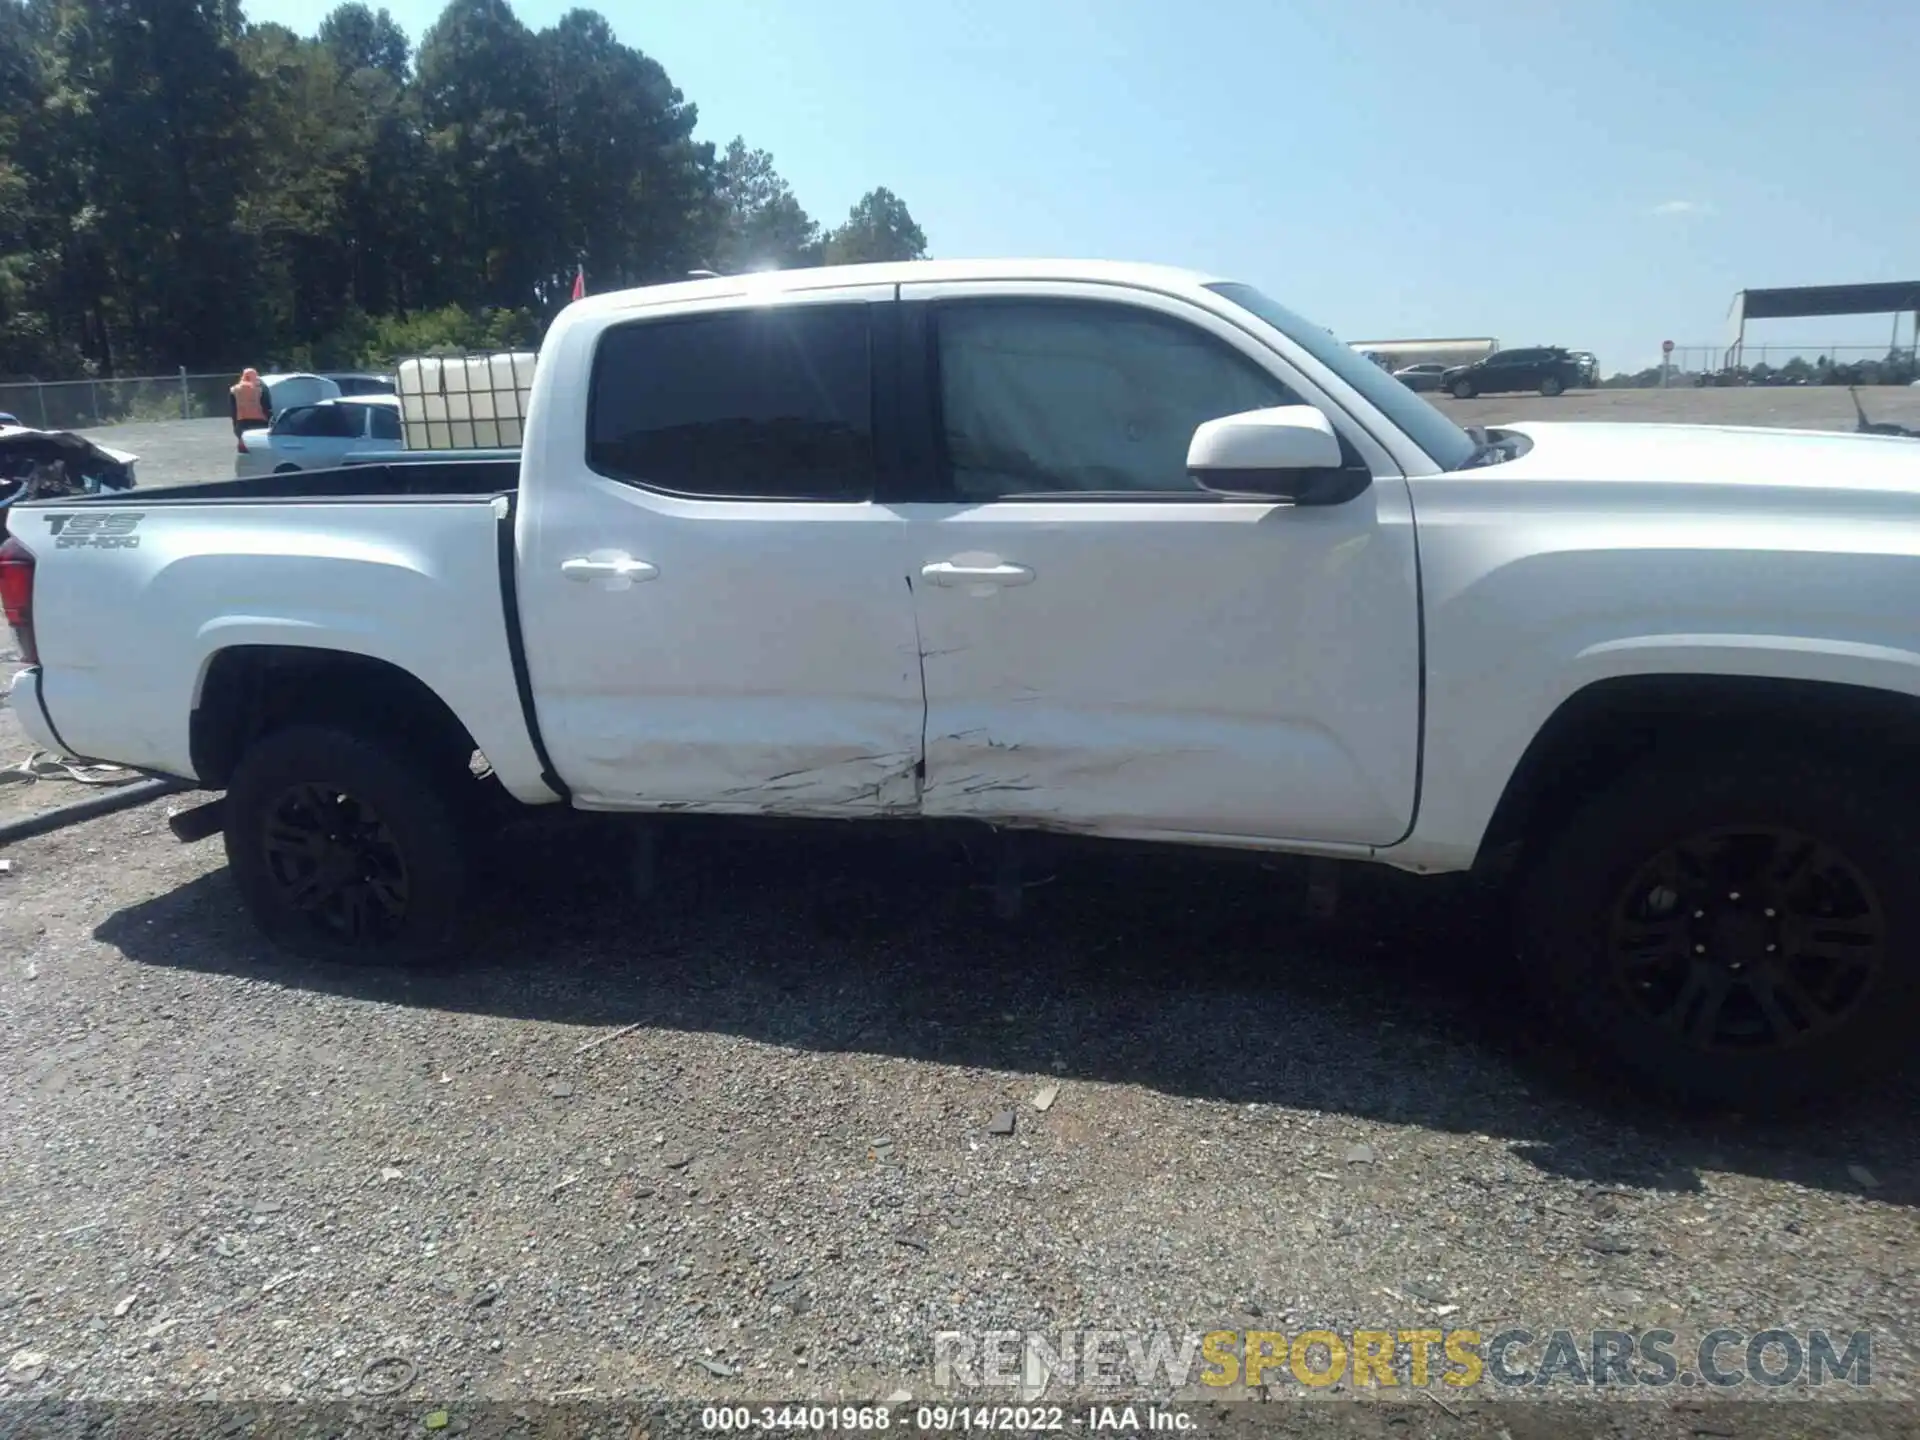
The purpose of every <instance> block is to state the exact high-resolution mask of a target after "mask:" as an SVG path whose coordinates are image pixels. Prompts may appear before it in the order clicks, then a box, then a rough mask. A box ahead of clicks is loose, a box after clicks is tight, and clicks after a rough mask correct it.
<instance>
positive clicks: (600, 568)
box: [560, 554, 660, 590]
mask: <svg viewBox="0 0 1920 1440" xmlns="http://www.w3.org/2000/svg"><path fill="white" fill-rule="evenodd" d="M560 573H561V574H562V575H564V576H566V577H567V579H569V580H579V581H586V580H611V581H613V582H614V583H613V585H612V586H611V587H609V588H611V589H615V590H624V589H625V588H626V587H627V586H629V585H632V584H634V583H635V582H636V581H640V580H651V579H653V577H654V576H656V575H658V574H659V573H660V571H659V570H658V568H656V567H655V566H652V565H649V564H648V563H647V562H646V561H644V560H636V559H634V558H633V556H631V555H607V554H593V555H576V556H574V557H573V558H572V559H571V560H562V561H561V562H560Z"/></svg>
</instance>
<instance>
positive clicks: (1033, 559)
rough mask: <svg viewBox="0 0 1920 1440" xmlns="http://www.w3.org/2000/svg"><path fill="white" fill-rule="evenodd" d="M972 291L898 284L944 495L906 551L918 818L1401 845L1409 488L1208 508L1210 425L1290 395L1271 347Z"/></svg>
mask: <svg viewBox="0 0 1920 1440" xmlns="http://www.w3.org/2000/svg"><path fill="white" fill-rule="evenodd" d="M977 291H978V287H975V292H976V293H967V292H965V291H961V290H958V289H957V288H950V287H946V286H941V285H924V286H905V287H902V292H901V293H902V299H903V300H911V301H916V302H921V301H923V302H925V303H926V305H927V318H928V324H929V326H930V329H931V337H932V338H931V340H930V343H929V350H930V352H931V353H932V354H933V355H934V357H935V362H934V364H933V366H932V369H933V371H934V374H933V377H932V378H931V380H930V382H929V383H930V385H931V387H932V391H933V396H932V398H933V404H932V406H931V408H932V410H933V412H934V418H933V420H932V422H931V424H932V428H933V429H934V431H935V434H934V436H933V437H932V438H933V445H934V453H935V455H936V456H937V457H938V458H937V462H936V466H935V468H936V470H937V471H938V472H939V475H940V477H941V479H940V482H939V483H941V484H943V485H944V486H945V487H946V493H945V494H944V496H943V497H942V499H941V501H940V503H938V504H930V505H927V506H924V507H916V519H915V523H914V525H913V528H912V532H911V553H910V556H909V559H910V563H911V565H912V576H913V583H914V599H915V610H916V614H917V615H918V617H919V627H920V640H921V648H922V654H923V661H922V663H923V666H924V670H925V676H926V692H927V729H926V778H925V788H924V793H923V796H922V807H923V810H924V812H925V813H926V814H928V815H939V816H968V817H973V818H977V819H982V820H988V821H998V822H1005V823H1009V824H1015V825H1034V826H1042V827H1048V828H1061V829H1069V830H1078V831H1086V832H1092V833H1101V834H1110V835H1133V836H1166V837H1174V836H1185V837H1189V838H1195V839H1200V838H1208V837H1211V838H1214V839H1219V840H1222V841H1226V842H1229V843H1231V842H1232V841H1234V840H1251V839H1267V840H1300V841H1313V842H1335V843H1339V842H1346V843H1356V844H1384V843H1387V842H1390V841H1393V840H1397V839H1398V838H1400V837H1401V836H1402V835H1403V834H1404V833H1405V831H1406V829H1407V827H1408V825H1409V824H1410V823H1411V820H1412V815H1413V803H1414V789H1415V764H1416V757H1417V754H1418V749H1419V732H1418V726H1419V675H1420V671H1419V633H1418V606H1417V592H1416V584H1417V581H1416V574H1415V563H1414V548H1413V528H1412V516H1411V511H1410V507H1409V502H1408V497H1407V493H1406V488H1405V485H1404V482H1403V481H1401V480H1400V479H1399V478H1398V477H1387V478H1380V479H1377V480H1376V482H1375V483H1374V484H1373V485H1372V487H1371V488H1370V489H1368V490H1366V491H1365V492H1363V493H1362V494H1361V495H1360V497H1359V498H1358V499H1355V500H1353V501H1350V502H1349V503H1347V504H1345V505H1341V506H1337V507H1328V508H1299V509H1295V508H1290V507H1287V506H1285V505H1281V504H1276V503H1273V502H1270V501H1258V500H1248V501H1230V500H1223V499H1221V498H1219V497H1217V496H1212V495H1209V494H1206V493H1205V492H1203V491H1200V490H1199V489H1198V487H1197V486H1195V485H1194V484H1193V482H1192V481H1191V480H1190V479H1189V478H1188V477H1187V474H1186V463H1185V462H1186V451H1187V445H1188V442H1189V440H1190V438H1191V436H1192V434H1193V431H1194V429H1195V427H1197V426H1198V425H1199V424H1201V423H1202V422H1203V421H1205V420H1208V419H1212V418H1215V417H1217V416H1221V415H1227V414H1232V413H1235V412H1238V411H1243V410H1251V409H1256V408H1260V407H1263V406H1269V405H1278V404H1288V403H1294V397H1293V396H1292V395H1291V394H1290V393H1289V390H1288V387H1287V385H1286V384H1285V382H1284V380H1283V379H1282V378H1280V375H1279V374H1278V373H1277V371H1276V367H1275V364H1274V362H1273V360H1272V357H1271V356H1270V355H1268V352H1266V351H1265V350H1264V349H1263V348H1262V347H1260V346H1259V344H1258V342H1257V341H1255V340H1253V339H1251V338H1250V337H1248V336H1246V335H1245V334H1244V333H1242V332H1240V331H1238V330H1236V329H1235V328H1234V327H1232V326H1230V325H1227V324H1225V323H1224V322H1222V321H1220V320H1218V319H1217V318H1216V317H1213V316H1211V315H1209V314H1207V312H1205V311H1204V310H1201V309H1199V308H1198V307H1193V306H1185V305H1183V304H1182V303H1181V302H1179V301H1178V300H1177V299H1174V298H1165V299H1164V300H1163V299H1162V298H1160V297H1145V296H1142V297H1140V298H1139V299H1137V300H1135V299H1115V298H1110V297H1111V296H1112V295H1113V292H1112V291H1111V290H1106V289H1103V288H1102V287H1095V286H1051V287H1041V286H1029V287H1022V288H1021V289H1020V290H1019V291H1018V292H1017V293H1006V294H981V293H977ZM1261 357H1266V358H1265V359H1262V358H1261ZM1352 458H1353V459H1354V460H1355V462H1356V463H1357V455H1356V456H1354V457H1352Z"/></svg>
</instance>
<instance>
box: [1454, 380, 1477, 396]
mask: <svg viewBox="0 0 1920 1440" xmlns="http://www.w3.org/2000/svg"><path fill="white" fill-rule="evenodd" d="M1473 395H1474V390H1473V382H1472V381H1471V380H1456V381H1454V382H1453V398H1454V399H1456V400H1471V399H1472V398H1473Z"/></svg>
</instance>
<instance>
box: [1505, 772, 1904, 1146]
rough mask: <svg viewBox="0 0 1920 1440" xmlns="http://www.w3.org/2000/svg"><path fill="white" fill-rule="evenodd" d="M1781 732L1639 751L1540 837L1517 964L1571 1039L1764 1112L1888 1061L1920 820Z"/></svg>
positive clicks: (1892, 1055) (1615, 1060)
mask: <svg viewBox="0 0 1920 1440" xmlns="http://www.w3.org/2000/svg"><path fill="white" fill-rule="evenodd" d="M1909 808H1910V807H1907V806H1905V805H1903V804H1901V803H1899V802H1898V801H1897V800H1893V799H1892V798H1891V797H1890V796H1889V794H1888V792H1887V788H1886V786H1885V785H1884V783H1883V782H1877V781H1875V780H1873V779H1872V778H1871V777H1870V776H1868V775H1865V774H1862V773H1858V772H1855V771H1852V770H1849V769H1844V768H1841V767H1838V766H1830V765H1825V764H1818V763H1815V762H1812V761H1808V760H1804V759H1802V758H1800V757H1798V756H1796V755H1794V754H1792V753H1791V752H1788V751H1779V752H1774V751H1769V752H1764V753H1758V754H1749V755H1745V756H1739V757H1731V758H1726V759H1715V758H1706V757H1694V758H1693V760H1692V761H1691V762H1690V763H1688V762H1666V763H1650V764H1647V765H1645V766H1643V767H1642V768H1641V769H1640V770H1638V771H1637V772H1636V773H1634V774H1633V775H1631V776H1629V777H1628V778H1627V779H1626V780H1625V781H1623V782H1622V783H1620V784H1618V785H1615V786H1613V787H1611V788H1610V789H1609V790H1608V791H1607V793H1606V794H1604V795H1602V796H1600V797H1599V798H1597V799H1596V800H1594V801H1592V802H1591V803H1589V804H1588V805H1587V806H1586V808H1585V809H1584V810H1582V811H1580V812H1579V813H1578V814H1576V815H1575V816H1574V817H1573V819H1572V820H1571V821H1570V822H1569V823H1568V824H1567V825H1566V826H1565V827H1564V828H1563V829H1562V830H1561V831H1560V833H1559V834H1558V835H1557V836H1556V837H1554V838H1552V839H1551V840H1549V841H1548V843H1547V845H1546V846H1545V849H1544V853H1543V854H1542V856H1541V858H1540V861H1539V863H1538V864H1537V865H1536V866H1534V867H1532V870H1531V874H1530V876H1529V878H1528V881H1527V884H1526V886H1525V888H1524V891H1523V894H1522V896H1521V901H1520V910H1521V946H1520V948H1521V955H1522V960H1523V962H1524V964H1525V966H1526V980H1527V982H1528V984H1529V985H1530V987H1531V989H1532V991H1533V993H1534V995H1535V997H1536V998H1537V999H1538V1000H1539V1001H1541V1002H1542V1003H1543V1005H1544V1006H1545V1008H1546V1009H1547V1010H1548V1011H1549V1013H1550V1014H1551V1015H1552V1016H1553V1017H1554V1018H1555V1019H1556V1020H1557V1021H1558V1022H1559V1024H1560V1027H1561V1028H1562V1029H1564V1030H1565V1031H1566V1032H1567V1033H1569V1034H1570V1036H1571V1038H1572V1039H1573V1040H1574V1041H1575V1043H1576V1044H1578V1045H1579V1046H1581V1047H1583V1048H1584V1049H1586V1050H1587V1051H1589V1052H1590V1053H1592V1054H1594V1055H1595V1056H1596V1058H1599V1059H1600V1060H1601V1061H1602V1062H1603V1063H1605V1064H1609V1065H1611V1066H1612V1067H1613V1068H1615V1069H1616V1070H1618V1071H1620V1072H1622V1073H1623V1074H1624V1075H1625V1076H1626V1077H1627V1078H1628V1079H1630V1080H1632V1081H1635V1082H1638V1083H1640V1084H1641V1085H1643V1086H1645V1087H1647V1088H1651V1089H1654V1090H1657V1091H1659V1092H1662V1093H1663V1094H1664V1095H1666V1096H1667V1097H1669V1098H1671V1099H1676V1100H1679V1101H1681V1102H1682V1103H1685V1104H1692V1105H1699V1106H1707V1107H1712V1108H1724V1109H1731V1110H1735V1111H1746V1112H1755V1113H1758V1112H1762V1111H1766V1110H1774V1109H1780V1108H1783V1107H1787V1106H1791V1105H1794V1104H1797V1103H1799V1102H1801V1101H1805V1100H1810V1099H1814V1098H1817V1097H1819V1096H1822V1095H1830V1094H1834V1093H1836V1092H1838V1091H1840V1090H1841V1089H1843V1088H1845V1087H1846V1086H1848V1085H1850V1084H1852V1083H1855V1082H1859V1081H1864V1080H1869V1079H1871V1078H1875V1077H1877V1076H1879V1075H1882V1074H1885V1073H1887V1072H1888V1071H1890V1070H1891V1069H1893V1068H1894V1067H1895V1066H1896V1064H1897V1063H1898V1062H1899V1061H1900V1060H1901V1059H1902V1058H1903V1056H1904V1055H1905V1053H1906V1050H1907V1048H1908V1046H1909V1044H1910V1042H1911V1036H1912V1030H1911V1028H1910V1027H1911V1025H1912V1023H1913V1021H1914V1019H1915V1012H1916V1009H1920V1005H1916V999H1917V997H1920V985H1916V975H1920V967H1916V964H1915V961H1916V958H1917V957H1916V953H1915V952H1916V946H1920V887H1916V886H1915V885H1914V884H1913V879H1912V877H1913V875H1914V874H1915V872H1916V869H1920V826H1916V824H1915V822H1914V820H1913V819H1912V818H1911V816H1910V813H1909Z"/></svg>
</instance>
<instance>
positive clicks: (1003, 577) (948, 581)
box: [920, 560, 1033, 585]
mask: <svg viewBox="0 0 1920 1440" xmlns="http://www.w3.org/2000/svg"><path fill="white" fill-rule="evenodd" d="M920 578H921V579H922V580H925V581H928V582H929V583H931V584H934V585H1026V584H1029V583H1031V581H1032V580H1033V571H1031V570H1029V569H1028V568H1027V567H1026V566H1024V565H958V564H955V563H954V562H953V561H951V560H941V561H938V562H937V563H935V564H932V565H923V566H922V567H921V568H920Z"/></svg>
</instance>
